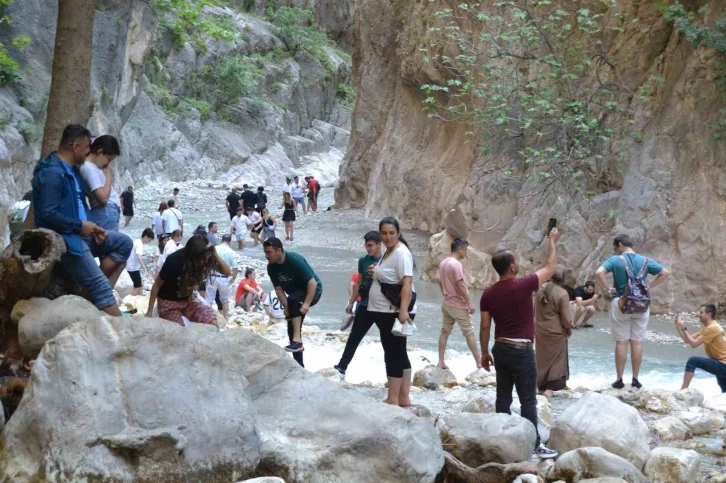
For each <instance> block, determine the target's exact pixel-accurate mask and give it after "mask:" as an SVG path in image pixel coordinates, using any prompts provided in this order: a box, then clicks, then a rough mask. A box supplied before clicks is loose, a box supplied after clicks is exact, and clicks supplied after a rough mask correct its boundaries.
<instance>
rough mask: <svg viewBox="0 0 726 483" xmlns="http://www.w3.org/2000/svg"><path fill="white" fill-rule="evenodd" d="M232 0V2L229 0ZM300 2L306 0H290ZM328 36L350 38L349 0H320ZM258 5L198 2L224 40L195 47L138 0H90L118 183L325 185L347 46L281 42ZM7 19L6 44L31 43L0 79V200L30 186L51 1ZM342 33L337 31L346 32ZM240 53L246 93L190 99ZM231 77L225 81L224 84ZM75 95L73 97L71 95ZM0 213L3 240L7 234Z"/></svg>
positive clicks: (103, 121)
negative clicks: (221, 106) (222, 103)
mask: <svg viewBox="0 0 726 483" xmlns="http://www.w3.org/2000/svg"><path fill="white" fill-rule="evenodd" d="M228 3H229V4H230V5H232V4H233V2H228ZM288 3H297V4H304V5H306V4H307V3H306V2H288ZM320 3H321V5H315V4H311V5H310V6H311V7H315V9H316V10H315V12H316V15H317V16H318V17H320V18H321V19H322V18H326V19H327V20H326V23H325V25H324V27H325V28H327V29H329V30H330V32H331V36H332V37H336V38H344V37H345V38H348V40H347V41H346V42H350V38H349V37H346V36H348V35H349V34H348V32H349V31H350V26H349V23H347V22H348V20H347V19H348V17H347V16H346V15H345V12H346V11H347V9H348V8H349V5H352V2H349V1H346V2H339V5H337V6H336V5H333V4H332V3H330V2H328V3H326V2H320ZM262 7H264V5H261V6H260V8H261V11H260V12H257V13H256V12H255V11H253V12H250V13H246V12H242V11H238V10H234V9H232V8H229V7H207V8H206V9H205V10H204V11H203V14H202V15H203V18H205V19H211V18H214V19H217V20H218V21H220V22H221V21H223V22H225V23H224V25H225V26H226V28H231V29H232V30H234V31H235V32H236V34H235V39H234V40H233V41H225V40H221V39H220V40H217V39H215V38H211V37H209V36H208V35H206V34H205V35H204V44H205V45H204V46H200V45H198V44H195V43H194V42H191V41H190V42H182V43H181V45H180V43H179V42H178V41H177V42H175V41H174V39H173V37H172V33H171V32H170V31H169V29H164V28H162V26H161V25H160V22H161V21H162V20H163V19H164V18H167V20H168V17H165V15H164V14H163V13H161V12H158V11H155V10H154V9H153V8H152V7H151V6H150V4H149V2H146V1H143V0H131V1H116V0H106V1H104V2H99V6H98V7H97V11H96V16H95V22H94V40H93V42H94V45H93V62H92V76H91V77H92V78H91V84H92V94H93V99H92V100H91V101H92V102H93V106H94V107H93V115H92V118H91V120H90V121H89V128H90V129H91V132H92V133H94V134H102V133H108V134H112V135H115V136H117V137H118V138H119V141H120V143H121V156H119V158H118V159H117V160H116V161H115V162H114V176H115V186H116V189H117V191H118V192H119V193H120V192H121V191H122V190H123V189H124V188H125V187H126V186H128V185H131V184H135V185H137V186H141V185H145V184H147V183H151V182H173V181H184V180H190V179H213V180H218V181H223V182H228V183H230V184H232V183H238V184H241V183H249V184H251V185H266V186H269V185H279V184H282V182H283V181H284V177H285V176H286V175H293V174H298V175H300V176H301V177H302V176H303V175H306V174H313V175H315V176H316V179H320V180H321V182H322V183H323V184H324V185H328V186H330V185H332V184H334V183H335V182H337V173H338V171H337V168H338V163H339V160H340V158H342V156H343V153H344V152H345V147H346V146H347V143H348V137H349V129H350V107H349V105H348V103H347V102H346V101H345V100H344V99H341V92H343V93H345V92H352V90H349V91H345V92H344V91H341V86H346V87H349V86H350V84H349V80H350V68H351V63H350V56H349V55H348V54H347V53H346V52H345V51H344V50H342V49H338V48H334V47H335V46H324V47H323V51H324V54H323V55H318V56H317V57H315V56H313V55H311V54H310V53H308V52H307V51H305V50H304V49H301V50H299V51H297V52H292V51H289V50H287V47H286V45H285V44H284V43H283V42H282V41H281V40H280V39H279V38H278V37H277V36H276V35H275V30H274V26H273V25H271V24H270V23H269V22H268V21H266V20H265V19H264V17H263V13H264V8H262ZM4 13H6V14H7V15H8V16H9V17H10V18H11V20H12V23H11V24H10V25H4V26H3V30H2V31H1V32H0V42H2V43H3V44H4V45H6V46H10V45H11V40H12V39H13V38H15V37H18V36H24V35H27V36H29V37H30V43H29V44H28V45H27V46H26V47H25V48H24V49H22V50H17V49H15V48H13V47H9V50H10V52H11V54H12V55H13V56H14V57H15V58H16V59H17V60H18V63H19V64H20V69H19V72H18V78H17V79H16V80H15V81H14V82H12V83H10V84H7V85H4V86H0V180H2V182H0V211H2V212H3V213H5V212H6V211H7V210H8V206H9V205H11V204H12V203H13V202H14V201H16V200H18V199H20V197H21V196H22V194H23V193H24V192H25V191H27V190H28V189H29V188H30V180H31V176H32V170H33V166H34V165H35V163H36V161H37V160H38V157H39V155H40V142H41V138H42V133H43V122H44V117H45V108H46V103H47V98H48V92H49V88H50V76H51V65H52V61H53V42H54V38H55V28H54V27H55V25H54V24H55V19H56V16H57V1H56V0H23V1H15V2H14V3H12V4H11V5H9V6H7V7H6V8H5V12H4ZM344 43H345V42H344ZM231 57H234V58H240V59H243V60H241V61H240V62H242V63H244V65H245V66H246V68H247V69H250V70H252V69H254V70H255V71H256V72H258V74H257V76H256V77H255V85H254V86H253V89H252V90H251V92H249V93H246V94H245V95H243V96H241V98H240V99H239V101H237V102H234V103H233V104H232V105H229V106H228V107H227V108H225V110H224V112H222V111H220V110H215V109H214V108H212V109H211V110H210V111H211V112H203V109H202V108H200V107H199V106H198V105H193V103H190V102H189V101H188V99H189V98H190V97H194V93H193V92H192V91H191V89H190V87H189V84H190V81H193V80H194V79H195V78H197V79H198V78H202V79H205V78H204V77H203V76H204V75H207V74H208V73H209V70H210V69H213V70H214V69H219V68H220V67H219V66H220V62H222V61H224V60H225V59H229V58H231ZM233 87H234V86H233ZM79 102H82V101H81V100H79ZM6 227H7V225H6V224H5V222H4V220H3V222H2V223H0V240H1V239H4V238H7V233H6Z"/></svg>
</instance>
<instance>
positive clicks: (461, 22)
mask: <svg viewBox="0 0 726 483" xmlns="http://www.w3.org/2000/svg"><path fill="white" fill-rule="evenodd" d="M574 3H575V2H573V5H569V4H568V3H567V2H558V6H554V5H552V2H551V1H550V0H539V1H536V0H530V1H527V0H516V1H501V2H496V3H494V4H493V6H492V7H491V8H488V7H485V6H483V5H482V4H481V3H480V2H478V1H463V2H461V3H459V4H458V5H457V6H456V7H455V8H447V9H443V10H440V11H438V12H437V13H436V19H437V21H436V22H435V23H434V26H433V27H431V28H430V29H429V30H430V34H431V35H429V38H432V39H434V40H432V41H431V42H430V44H429V45H427V46H426V48H425V49H424V51H425V53H426V57H425V58H424V59H423V62H424V63H429V64H432V65H433V66H434V67H435V68H436V69H437V71H438V72H440V73H442V74H443V77H444V80H443V81H442V82H440V83H432V84H426V85H422V86H421V89H422V90H423V92H424V93H425V95H426V97H425V100H424V103H425V106H426V109H427V111H428V114H429V116H431V117H434V118H437V119H440V120H442V121H452V120H455V121H458V122H461V123H466V124H469V125H471V127H472V128H471V130H470V131H469V132H468V133H467V134H468V135H469V136H470V137H471V139H472V142H474V143H475V144H476V145H477V146H478V147H479V148H480V149H481V151H482V154H484V155H487V154H489V153H492V152H493V151H494V150H495V149H497V148H498V149H499V150H506V151H507V152H508V153H516V154H515V155H514V158H515V159H514V160H513V164H512V169H511V170H507V171H506V173H509V174H511V173H513V172H515V171H519V172H521V171H522V170H525V169H526V170H527V172H528V173H530V174H531V175H532V176H533V177H534V178H533V179H531V181H533V182H536V183H540V182H545V180H547V182H546V184H545V185H546V186H552V185H553V183H555V182H556V181H561V183H560V186H561V187H562V186H564V187H567V188H568V189H570V188H574V189H575V190H577V191H579V192H580V193H582V194H585V191H587V187H588V185H590V186H591V185H592V184H591V183H590V181H593V180H601V179H602V177H603V176H602V175H603V172H605V171H607V168H608V166H607V162H606V161H607V157H608V156H609V155H611V154H612V152H611V146H612V141H613V139H614V137H616V136H618V135H620V134H621V132H620V129H621V127H622V126H624V125H629V124H628V123H624V122H622V119H623V118H627V113H626V112H625V110H626V109H625V106H626V102H627V95H628V94H632V93H629V91H627V90H624V89H623V88H622V87H621V86H620V84H619V82H618V80H619V75H618V72H617V69H616V66H615V64H614V63H613V61H612V60H611V59H609V58H608V55H607V52H608V47H609V45H608V39H612V38H613V37H614V35H612V33H613V32H620V31H622V27H621V25H622V24H623V22H624V19H623V16H622V14H619V13H617V12H616V9H615V2H614V0H608V2H607V4H605V6H604V8H602V9H601V10H599V11H597V12H594V11H592V10H589V9H587V8H578V7H576V6H575V5H574ZM578 5H579V2H578ZM616 117H617V118H618V119H620V120H621V121H620V122H618V123H617V124H616V123H615V122H613V118H616ZM512 148H513V149H512ZM585 176H587V177H588V178H590V179H584V177H585ZM606 188H607V187H606V186H603V189H606Z"/></svg>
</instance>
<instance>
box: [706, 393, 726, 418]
mask: <svg viewBox="0 0 726 483" xmlns="http://www.w3.org/2000/svg"><path fill="white" fill-rule="evenodd" d="M703 407H704V408H706V409H713V410H714V411H719V412H721V414H726V392H725V393H723V394H718V395H716V396H713V397H711V398H708V399H706V400H705V401H704V402H703Z"/></svg>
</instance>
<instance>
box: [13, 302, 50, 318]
mask: <svg viewBox="0 0 726 483" xmlns="http://www.w3.org/2000/svg"><path fill="white" fill-rule="evenodd" d="M49 303H50V300H49V299H47V298H44V297H33V298H31V299H26V300H18V301H17V302H16V303H15V305H13V311H12V313H11V314H10V320H12V321H13V322H15V323H16V324H17V323H18V322H20V319H22V318H23V317H24V316H25V315H26V314H28V313H30V312H32V311H33V310H37V309H39V308H41V307H43V306H44V305H47V304H49Z"/></svg>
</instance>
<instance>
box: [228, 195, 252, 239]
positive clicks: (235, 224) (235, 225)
mask: <svg viewBox="0 0 726 483" xmlns="http://www.w3.org/2000/svg"><path fill="white" fill-rule="evenodd" d="M251 223H252V222H251V221H250V219H249V218H247V216H246V215H245V214H244V212H243V208H242V206H240V207H239V208H237V215H236V216H235V217H234V218H232V228H231V230H230V232H231V233H232V238H234V239H236V240H237V248H238V249H240V250H242V249H243V248H244V247H245V237H246V236H247V230H248V229H249V227H250V224H251Z"/></svg>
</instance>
